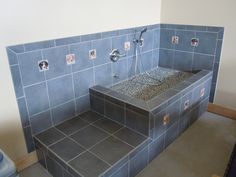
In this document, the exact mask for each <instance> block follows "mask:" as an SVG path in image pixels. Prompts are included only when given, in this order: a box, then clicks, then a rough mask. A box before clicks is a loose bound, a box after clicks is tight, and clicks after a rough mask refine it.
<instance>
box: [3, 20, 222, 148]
mask: <svg viewBox="0 0 236 177" xmlns="http://www.w3.org/2000/svg"><path fill="white" fill-rule="evenodd" d="M147 27H148V31H147V32H146V33H144V35H143V37H144V46H143V47H142V48H141V50H140V55H141V57H140V58H141V60H142V64H143V67H142V68H141V72H143V71H148V70H150V69H153V68H155V67H157V66H158V63H159V64H160V66H163V61H164V60H163V56H165V57H166V61H167V62H164V63H168V62H169V60H170V58H171V61H170V63H172V61H173V60H174V59H173V60H172V57H169V56H172V54H173V56H175V57H174V58H176V59H175V60H174V61H177V60H178V61H180V62H182V64H181V66H188V64H189V61H188V57H187V56H189V55H191V54H192V55H194V56H195V55H196V56H201V55H200V54H201V51H199V50H200V49H203V48H204V46H207V47H208V45H210V44H212V42H210V43H209V41H211V40H210V39H212V37H210V36H212V35H213V36H217V45H216V50H215V54H214V57H213V55H212V54H207V55H203V56H209V58H210V59H212V58H214V62H213V63H214V64H213V63H211V62H207V63H210V65H211V64H212V65H214V67H213V66H212V67H209V68H207V69H212V68H213V69H214V70H213V71H214V73H213V87H212V89H213V91H212V92H211V93H212V94H211V95H213V93H214V88H215V87H214V86H215V83H216V79H217V77H216V76H217V72H218V67H219V63H220V60H219V59H220V53H221V45H222V39H223V28H220V27H205V26H190V25H165V24H161V25H160V24H157V25H149V26H147ZM141 28H142V27H137V28H130V29H122V30H115V31H109V32H102V33H96V34H89V35H83V36H75V37H69V38H63V39H55V40H48V41H42V42H35V43H28V44H20V45H15V46H10V47H7V52H8V58H9V64H10V69H11V73H12V79H13V83H14V88H15V94H16V98H17V102H18V107H19V111H20V116H21V121H22V127H23V130H24V134H25V139H26V142H27V148H28V151H29V152H31V151H33V150H34V148H35V147H34V143H33V138H32V135H35V134H38V133H40V132H42V131H45V130H46V129H48V128H50V127H53V126H55V125H57V124H59V123H61V122H63V121H66V120H68V119H70V118H72V117H74V116H76V115H79V114H81V113H82V112H84V111H86V110H88V109H89V106H90V103H89V92H88V89H89V88H90V87H92V86H94V85H101V86H112V85H114V84H116V83H118V82H121V81H123V80H125V79H127V78H128V77H129V76H133V74H134V73H133V70H132V68H133V66H134V62H133V61H134V59H133V54H134V46H133V42H132V41H133V38H134V36H135V34H136V35H139V32H140V29H141ZM165 31H167V32H169V31H174V34H175V33H176V34H178V36H179V44H178V45H173V44H172V43H171V44H169V43H170V41H171V37H170V35H169V33H166V32H165ZM179 33H180V34H179ZM189 33H190V34H204V35H202V36H198V37H199V46H198V47H189V45H190V41H189V40H191V39H190V38H191V36H192V35H189ZM171 34H172V33H171ZM160 35H161V36H162V37H160ZM208 35H209V37H208ZM164 36H165V37H164ZM127 41H129V42H130V44H131V46H130V50H128V51H126V50H124V42H127ZM213 41H214V40H213ZM165 45H166V46H165ZM202 45H203V47H201V46H202ZM170 46H171V47H170ZM178 47H180V48H179V49H177V48H178ZM113 48H117V49H119V50H120V51H121V53H125V54H126V57H125V58H122V59H121V60H120V61H118V62H116V63H112V62H111V61H110V59H109V53H110V52H111V49H113ZM190 48H191V49H192V48H195V49H196V48H198V50H197V51H196V50H195V49H193V51H191V50H190ZM210 48H211V50H213V49H212V47H210ZM93 49H96V54H97V58H96V59H95V60H94V59H90V58H89V55H88V54H89V51H90V50H93ZM167 49H168V50H167ZM163 51H164V52H163ZM183 51H184V52H183ZM181 52H182V53H181ZM159 53H160V54H159ZM183 53H184V54H185V55H183V56H182V55H179V54H183ZM203 53H204V51H203ZM68 54H74V55H68ZM163 54H164V55H163ZM198 54H199V55H198ZM67 56H69V57H70V56H74V57H75V64H72V65H67V63H66V58H67ZM177 56H181V57H183V61H182V60H180V59H179V58H180V57H177ZM185 56H186V57H185ZM159 57H160V59H161V60H160V62H159ZM42 60H47V61H48V63H49V70H47V71H43V72H39V68H38V63H39V62H40V61H42ZM190 60H191V59H190ZM192 61H196V60H191V62H190V63H192ZM199 61H202V62H200V63H204V62H203V61H211V60H205V58H204V57H200V59H199ZM175 63H176V62H175ZM174 66H175V65H174ZM139 67H140V66H139ZM165 67H168V66H165ZM199 67H201V66H199ZM203 68H204V65H203ZM180 69H181V68H180ZM114 75H118V76H119V77H113V76H114ZM212 98H213V97H212Z"/></svg>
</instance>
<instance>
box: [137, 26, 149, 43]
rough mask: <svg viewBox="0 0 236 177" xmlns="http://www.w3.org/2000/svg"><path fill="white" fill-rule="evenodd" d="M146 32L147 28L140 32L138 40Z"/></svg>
mask: <svg viewBox="0 0 236 177" xmlns="http://www.w3.org/2000/svg"><path fill="white" fill-rule="evenodd" d="M146 31H147V27H145V28H143V29H142V30H141V32H140V35H139V40H141V38H142V35H143V33H145V32H146Z"/></svg>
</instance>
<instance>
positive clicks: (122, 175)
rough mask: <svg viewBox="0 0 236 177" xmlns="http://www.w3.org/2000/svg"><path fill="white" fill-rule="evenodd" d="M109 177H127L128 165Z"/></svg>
mask: <svg viewBox="0 0 236 177" xmlns="http://www.w3.org/2000/svg"><path fill="white" fill-rule="evenodd" d="M111 177H129V166H128V163H127V164H125V165H124V166H122V167H121V168H119V169H118V170H117V171H116V172H114V173H113V174H112V175H111Z"/></svg>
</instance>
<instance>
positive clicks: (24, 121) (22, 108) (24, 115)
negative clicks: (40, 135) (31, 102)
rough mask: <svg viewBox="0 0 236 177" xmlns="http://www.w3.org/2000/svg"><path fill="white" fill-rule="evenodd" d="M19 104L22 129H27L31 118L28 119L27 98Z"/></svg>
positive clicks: (19, 100)
mask: <svg viewBox="0 0 236 177" xmlns="http://www.w3.org/2000/svg"><path fill="white" fill-rule="evenodd" d="M17 102H18V107H19V112H20V118H21V124H22V127H26V126H28V125H29V117H28V111H27V107H26V102H25V98H19V99H18V100H17Z"/></svg>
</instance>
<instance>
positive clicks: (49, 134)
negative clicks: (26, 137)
mask: <svg viewBox="0 0 236 177" xmlns="http://www.w3.org/2000/svg"><path fill="white" fill-rule="evenodd" d="M35 137H36V138H38V139H39V140H40V141H41V142H42V143H43V144H45V145H46V146H49V145H51V144H52V143H55V142H56V141H59V140H61V139H62V138H64V137H65V135H63V134H62V133H61V132H59V131H58V130H57V129H55V128H50V129H48V130H46V131H44V132H42V133H40V134H38V135H36V136H35Z"/></svg>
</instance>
